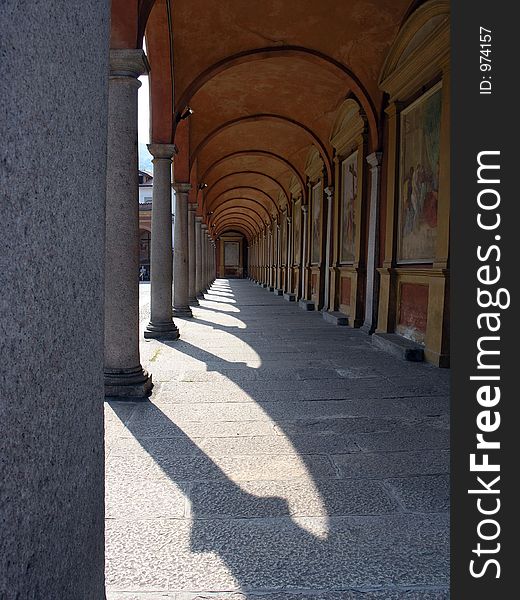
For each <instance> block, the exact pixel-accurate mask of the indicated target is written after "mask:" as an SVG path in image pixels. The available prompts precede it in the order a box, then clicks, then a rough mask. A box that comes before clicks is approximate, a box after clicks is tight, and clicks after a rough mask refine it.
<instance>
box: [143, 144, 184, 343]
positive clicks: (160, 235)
mask: <svg viewBox="0 0 520 600" xmlns="http://www.w3.org/2000/svg"><path fill="white" fill-rule="evenodd" d="M148 150H149V151H150V154H151V155H152V156H153V157H154V158H153V202H152V249H151V271H150V281H151V303H150V323H148V327H147V328H146V329H145V332H144V337H145V338H159V339H166V340H176V339H177V338H178V337H179V330H178V329H177V327H176V325H175V324H174V322H173V321H172V225H171V222H172V188H171V173H172V158H173V155H174V154H175V152H176V148H175V146H174V145H173V144H149V145H148Z"/></svg>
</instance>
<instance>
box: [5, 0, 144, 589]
mask: <svg viewBox="0 0 520 600" xmlns="http://www.w3.org/2000/svg"><path fill="white" fill-rule="evenodd" d="M0 24H1V25H0V27H1V34H0V37H1V41H0V47H1V50H0V55H1V61H2V62H1V71H2V84H1V87H2V93H1V94H0V115H1V116H0V130H1V132H2V151H1V155H2V159H1V161H0V165H1V166H0V173H1V175H0V223H1V224H2V225H1V228H2V250H1V253H0V264H1V267H0V272H1V273H2V279H3V282H4V285H3V286H2V297H1V299H0V315H1V316H0V346H1V350H0V352H1V355H2V359H1V361H2V363H1V364H2V374H1V375H0V380H1V383H0V457H1V458H0V482H1V483H0V523H1V525H0V527H1V532H0V597H1V598H3V599H4V600H8V599H10V600H12V599H14V598H19V599H26V600H28V599H29V598H32V599H36V598H41V599H46V600H51V599H66V598H67V599H68V598H74V599H76V598H77V599H79V598H83V599H87V598H88V599H93V600H100V599H103V598H105V577H104V523H103V515H104V509H103V508H104V499H103V495H104V494H103V488H104V483H103V480H104V466H103V463H104V444H103V395H104V389H103V344H104V331H103V320H104V318H103V311H104V306H103V287H104V260H105V259H104V256H105V249H104V244H105V196H106V181H105V178H106V158H107V155H106V151H107V110H108V86H109V81H108V77H109V55H108V46H109V37H110V27H109V24H110V3H109V2H105V1H103V2H101V1H99V0H95V1H91V0H87V1H86V2H73V3H68V2H67V3H65V2H20V0H1V1H0ZM58 149H59V151H58ZM135 175H136V176H137V173H136V174H135ZM136 187H137V186H136ZM136 205H137V201H136ZM136 280H137V276H136Z"/></svg>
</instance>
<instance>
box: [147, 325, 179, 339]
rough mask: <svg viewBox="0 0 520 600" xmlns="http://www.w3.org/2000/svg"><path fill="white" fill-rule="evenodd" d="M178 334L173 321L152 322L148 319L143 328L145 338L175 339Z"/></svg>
mask: <svg viewBox="0 0 520 600" xmlns="http://www.w3.org/2000/svg"><path fill="white" fill-rule="evenodd" d="M179 335H180V334H179V330H178V328H177V326H176V325H175V323H174V322H173V321H168V322H166V323H152V322H151V321H150V323H148V325H147V327H146V329H145V330H144V337H145V339H147V340H148V339H156V340H177V339H179Z"/></svg>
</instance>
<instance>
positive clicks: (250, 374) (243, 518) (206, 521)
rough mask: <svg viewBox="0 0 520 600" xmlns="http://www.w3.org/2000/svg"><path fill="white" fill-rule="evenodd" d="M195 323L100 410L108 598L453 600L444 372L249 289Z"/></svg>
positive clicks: (151, 353)
mask: <svg viewBox="0 0 520 600" xmlns="http://www.w3.org/2000/svg"><path fill="white" fill-rule="evenodd" d="M140 290H141V302H140V308H141V310H140V321H141V330H143V329H144V327H145V326H146V324H147V320H148V311H149V285H148V284H141V286H140ZM193 314H194V318H193V319H191V320H179V321H178V326H179V329H180V332H181V338H180V339H179V340H177V341H174V342H160V341H157V340H151V341H148V342H145V341H143V342H142V343H141V356H142V360H143V366H144V367H145V368H147V369H149V370H153V374H154V383H155V387H154V391H153V394H152V396H151V398H150V401H146V402H118V401H113V402H110V403H109V404H107V405H106V426H107V442H106V444H107V449H106V454H107V470H106V476H107V499H106V518H107V521H106V536H107V556H106V559H107V569H106V583H107V599H108V600H130V598H132V599H134V598H139V600H152V599H153V600H157V599H158V598H171V599H173V598H175V599H179V600H180V599H181V598H182V600H187V599H192V598H226V599H228V598H233V600H239V599H242V598H256V597H258V596H257V595H256V594H262V595H261V596H259V597H260V598H263V599H265V600H267V599H269V600H272V599H274V598H276V599H278V598H283V599H294V598H298V599H305V598H313V599H314V600H316V599H318V598H319V599H320V600H325V599H326V600H340V599H348V600H361V599H362V600H375V599H377V600H392V599H393V598H400V599H401V598H410V599H412V598H413V599H414V600H419V599H420V600H441V599H445V598H448V590H447V585H448V550H447V545H448V515H447V511H448V476H447V473H448V466H449V461H448V443H449V434H448V416H447V415H448V376H449V373H448V372H447V371H446V370H442V369H438V368H435V367H432V366H430V365H426V364H424V363H423V364H417V363H409V362H404V361H402V360H398V359H395V358H393V357H391V356H389V355H388V354H386V353H384V352H382V351H380V350H377V349H375V348H374V346H373V345H372V344H371V341H370V337H368V336H366V335H364V334H363V333H361V332H360V331H358V330H355V329H352V328H346V327H334V326H333V325H331V324H329V323H327V322H325V321H324V320H323V319H322V317H321V315H320V314H318V313H316V312H307V311H303V310H300V309H299V308H298V306H297V304H295V303H292V302H286V301H284V300H283V299H282V298H281V297H277V296H274V295H273V294H272V293H269V292H268V291H267V290H266V289H263V288H261V287H259V286H257V285H255V284H254V283H252V282H251V281H248V280H226V279H218V280H216V282H215V283H214V284H213V286H212V288H211V290H210V291H209V292H208V293H207V294H206V296H205V299H204V300H201V301H200V306H198V307H195V308H194V309H193ZM240 591H241V592H242V593H241V594H240V593H239V592H240ZM210 592H213V593H214V592H222V593H220V594H218V595H207V594H208V593H210ZM233 592H235V593H233ZM264 594H265V595H264Z"/></svg>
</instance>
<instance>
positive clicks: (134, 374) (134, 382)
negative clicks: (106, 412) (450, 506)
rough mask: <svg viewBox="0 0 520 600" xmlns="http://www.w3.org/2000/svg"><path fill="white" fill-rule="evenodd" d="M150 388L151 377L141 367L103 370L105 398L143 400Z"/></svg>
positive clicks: (151, 384)
mask: <svg viewBox="0 0 520 600" xmlns="http://www.w3.org/2000/svg"><path fill="white" fill-rule="evenodd" d="M152 388H153V383H152V376H151V375H149V374H148V372H147V371H145V370H144V369H143V367H141V365H139V366H137V367H134V368H133V369H105V397H109V398H114V399H119V400H139V399H143V400H144V399H145V398H148V396H149V395H150V394H151V392H152Z"/></svg>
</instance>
